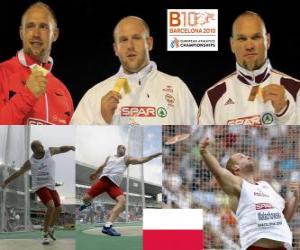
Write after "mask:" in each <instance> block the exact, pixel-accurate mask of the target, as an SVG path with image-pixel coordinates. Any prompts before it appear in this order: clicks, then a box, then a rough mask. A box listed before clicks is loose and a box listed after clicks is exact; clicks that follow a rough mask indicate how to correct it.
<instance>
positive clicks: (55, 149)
mask: <svg viewBox="0 0 300 250" xmlns="http://www.w3.org/2000/svg"><path fill="white" fill-rule="evenodd" d="M49 150H50V153H51V155H56V154H61V153H66V152H68V151H70V150H72V151H75V147H74V146H61V147H50V148H49Z"/></svg>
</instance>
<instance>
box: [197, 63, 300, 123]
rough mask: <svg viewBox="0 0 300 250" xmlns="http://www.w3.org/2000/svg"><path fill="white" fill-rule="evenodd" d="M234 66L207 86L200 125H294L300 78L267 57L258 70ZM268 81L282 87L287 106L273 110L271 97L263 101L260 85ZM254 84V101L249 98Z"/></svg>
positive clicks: (299, 103) (299, 107) (298, 112)
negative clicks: (283, 70) (296, 77)
mask: <svg viewBox="0 0 300 250" xmlns="http://www.w3.org/2000/svg"><path fill="white" fill-rule="evenodd" d="M236 68H237V70H236V71H235V72H234V73H232V74H231V75H229V76H227V77H226V78H224V79H222V80H221V81H219V82H218V83H217V84H215V85H214V86H212V87H211V88H209V89H208V90H207V91H206V92H205V95H204V97H203V98H202V101H201V103H200V107H199V111H198V124H200V125H214V124H215V125H274V124H279V125H296V124H300V119H299V117H300V94H299V93H300V91H299V89H300V82H299V81H298V80H296V79H294V78H292V77H290V76H288V75H285V74H283V73H281V72H278V71H276V70H274V69H272V67H271V64H270V62H269V60H267V61H266V63H265V64H264V65H263V66H262V67H261V68H260V69H258V70H255V71H248V70H246V69H244V68H242V67H240V66H239V65H238V64H237V66H236ZM269 84H281V85H282V86H284V88H285V95H286V98H287V100H288V106H287V108H285V109H284V110H282V111H281V112H280V113H279V114H275V111H274V108H273V106H272V104H271V101H268V102H266V103H264V102H263V98H262V96H261V92H260V91H261V89H262V88H263V87H265V86H266V85H269ZM254 86H258V87H259V89H260V90H259V91H258V94H257V95H256V97H255V99H254V100H253V101H250V100H248V98H249V95H250V92H251V90H252V89H253V87H254Z"/></svg>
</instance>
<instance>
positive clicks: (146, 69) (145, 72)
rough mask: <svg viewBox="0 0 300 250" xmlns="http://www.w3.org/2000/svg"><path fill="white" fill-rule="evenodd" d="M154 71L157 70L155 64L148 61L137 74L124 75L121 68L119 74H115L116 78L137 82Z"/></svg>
mask: <svg viewBox="0 0 300 250" xmlns="http://www.w3.org/2000/svg"><path fill="white" fill-rule="evenodd" d="M156 69H157V66H156V63H155V62H153V61H150V62H149V64H148V65H147V66H146V67H144V68H143V69H141V70H140V71H139V72H137V73H133V74H126V73H125V72H124V69H123V67H122V66H121V67H120V69H119V72H118V73H117V76H118V77H122V78H127V79H128V80H129V81H135V82H138V81H140V80H143V79H144V78H145V77H146V76H147V75H148V74H149V73H151V72H152V71H154V70H156Z"/></svg>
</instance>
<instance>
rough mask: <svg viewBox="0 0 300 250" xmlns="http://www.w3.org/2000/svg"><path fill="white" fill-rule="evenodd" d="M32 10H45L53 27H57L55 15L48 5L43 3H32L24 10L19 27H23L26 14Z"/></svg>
mask: <svg viewBox="0 0 300 250" xmlns="http://www.w3.org/2000/svg"><path fill="white" fill-rule="evenodd" d="M32 9H44V10H46V11H47V12H48V13H49V15H50V16H51V21H52V22H53V26H54V28H56V27H57V19H56V15H55V13H54V11H53V10H52V9H51V8H50V6H49V5H47V4H45V3H43V2H40V1H39V2H36V3H33V4H31V5H30V6H29V7H28V8H27V9H26V10H25V12H24V13H23V15H22V18H21V26H23V25H24V23H25V22H24V21H25V18H26V15H27V14H28V12H30V11H31V10H32Z"/></svg>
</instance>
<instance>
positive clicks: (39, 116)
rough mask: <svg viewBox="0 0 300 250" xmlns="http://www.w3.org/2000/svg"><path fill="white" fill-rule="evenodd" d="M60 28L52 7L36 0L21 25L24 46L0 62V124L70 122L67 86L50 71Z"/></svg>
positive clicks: (71, 111)
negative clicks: (54, 43) (52, 54)
mask: <svg viewBox="0 0 300 250" xmlns="http://www.w3.org/2000/svg"><path fill="white" fill-rule="evenodd" d="M58 35H59V30H58V28H57V21H56V18H55V14H54V12H53V11H52V9H51V8H50V7H49V6H48V5H46V4H44V3H42V2H36V3H34V4H32V5H31V6H29V8H28V9H27V10H26V11H25V12H24V14H23V16H22V20H21V26H20V38H21V40H22V43H23V49H22V50H20V51H18V52H17V55H16V56H15V57H13V58H11V59H10V60H8V61H5V62H3V63H1V64H0V124H19V125H22V124H24V125H25V124H61V125H64V124H69V121H70V119H71V117H72V114H73V112H74V107H73V101H72V97H71V95H70V93H69V91H68V89H67V88H66V86H65V85H64V84H63V83H62V82H61V81H60V80H58V79H57V78H56V77H55V76H54V75H53V74H52V73H51V72H50V71H51V68H52V65H53V60H52V58H51V57H50V52H51V46H52V43H53V42H55V41H56V40H57V38H58Z"/></svg>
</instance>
